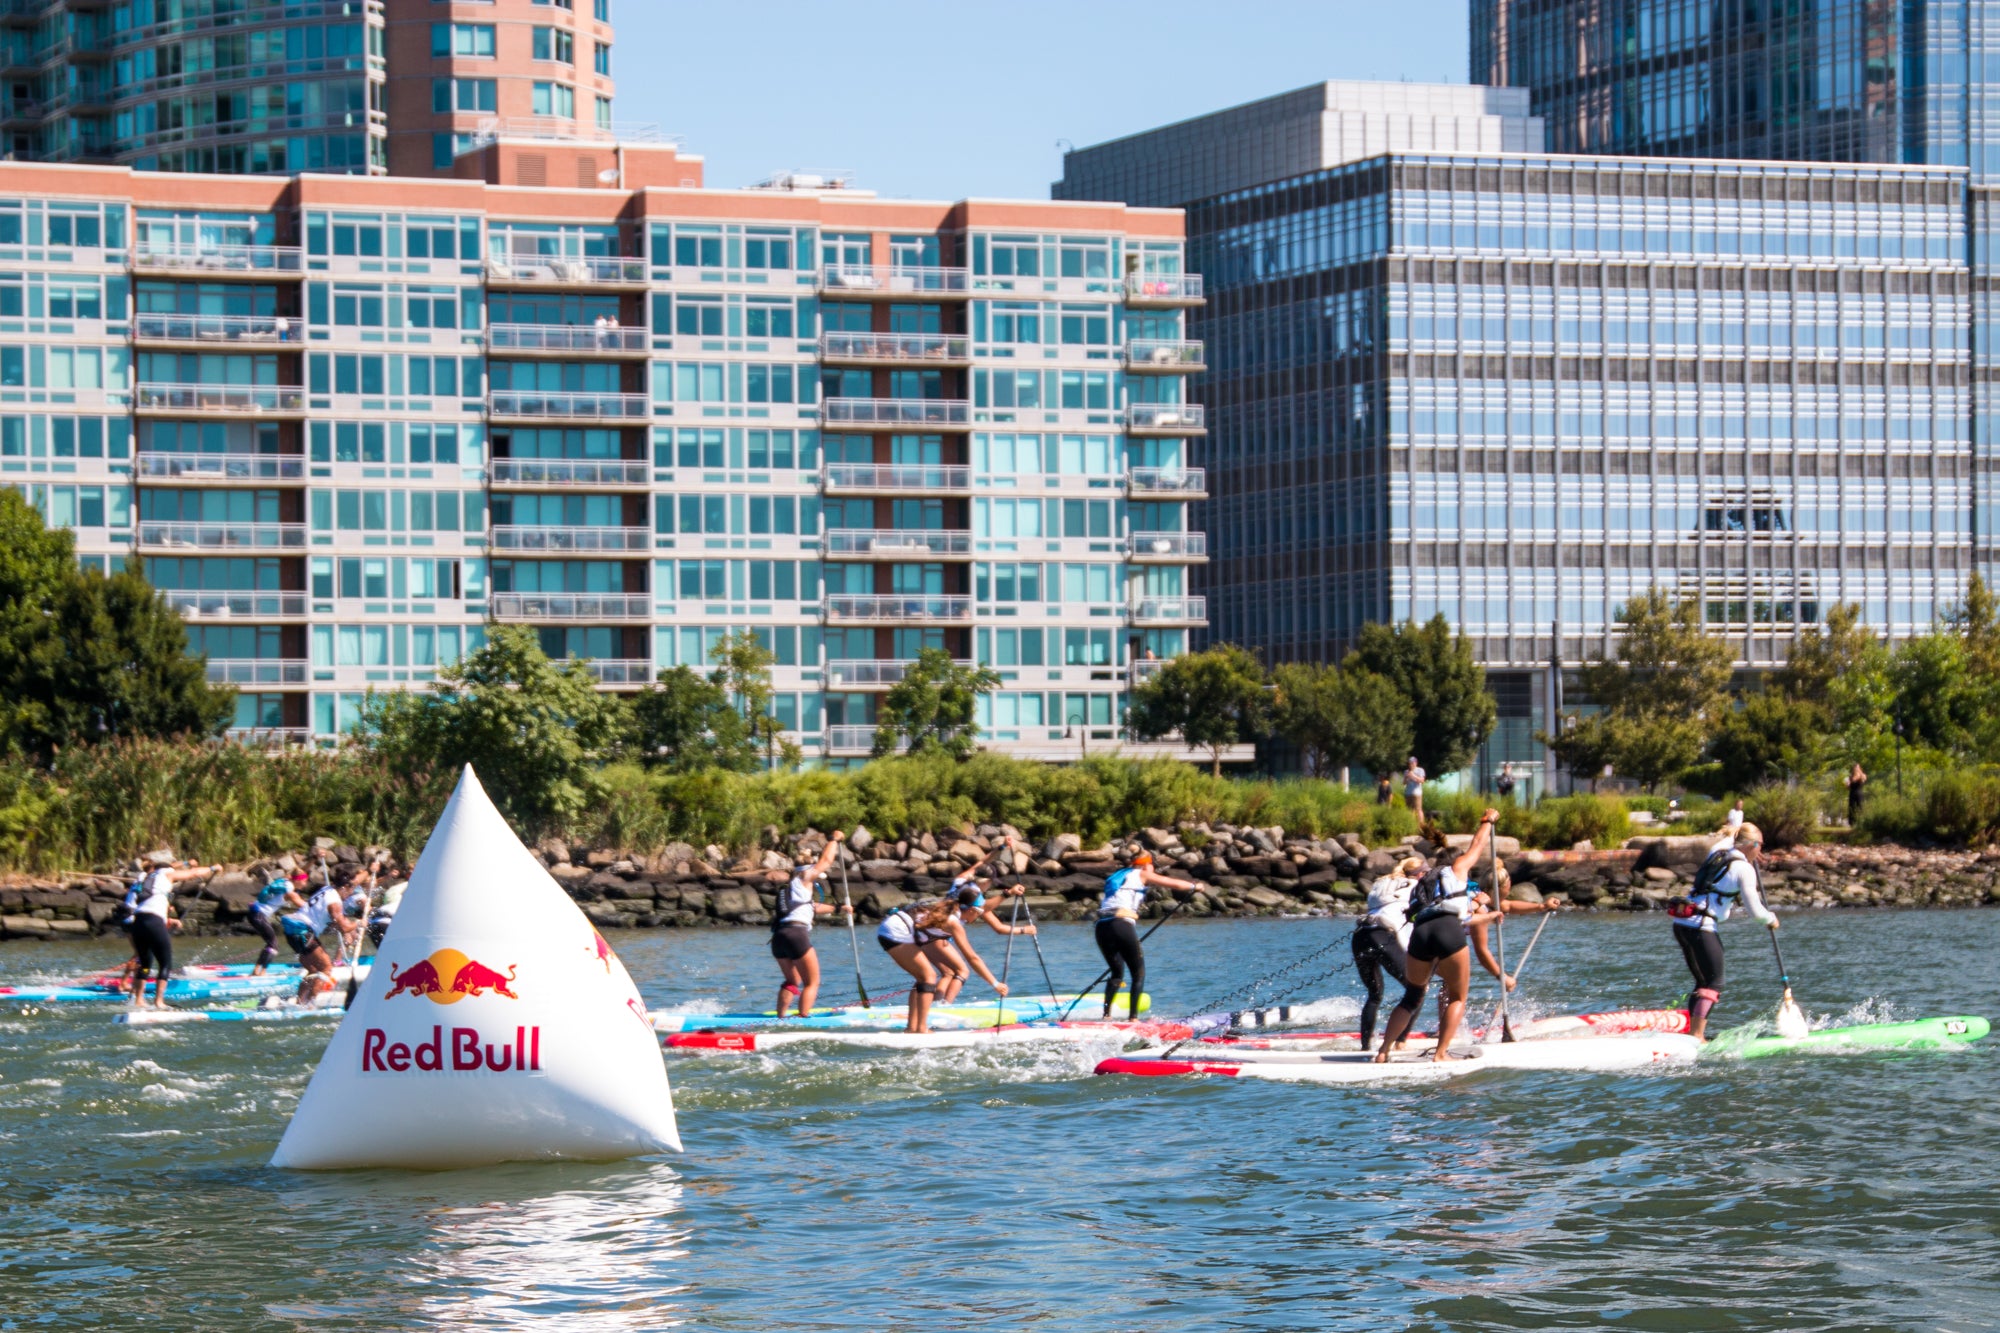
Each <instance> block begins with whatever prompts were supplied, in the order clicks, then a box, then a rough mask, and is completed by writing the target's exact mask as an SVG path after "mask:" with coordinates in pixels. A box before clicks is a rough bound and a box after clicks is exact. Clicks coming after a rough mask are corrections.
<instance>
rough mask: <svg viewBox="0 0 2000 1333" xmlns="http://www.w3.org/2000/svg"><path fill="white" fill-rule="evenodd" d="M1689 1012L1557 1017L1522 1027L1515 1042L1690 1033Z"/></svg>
mask: <svg viewBox="0 0 2000 1333" xmlns="http://www.w3.org/2000/svg"><path fill="white" fill-rule="evenodd" d="M1687 1030H1688V1012H1687V1010H1685V1009H1614V1010H1611V1011H1610V1012H1608V1013H1602V1014H1555V1015H1551V1016H1550V1017H1548V1018H1537V1019H1533V1020H1531V1021H1529V1022H1526V1023H1522V1024H1519V1025H1517V1026H1516V1027H1515V1029H1514V1040H1516V1041H1537V1040H1542V1039H1545V1038H1549V1037H1612V1036H1617V1035H1619V1034H1620V1033H1627V1032H1686V1031H1687Z"/></svg>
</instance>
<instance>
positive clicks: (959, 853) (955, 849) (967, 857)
mask: <svg viewBox="0 0 2000 1333" xmlns="http://www.w3.org/2000/svg"><path fill="white" fill-rule="evenodd" d="M950 854H951V859H952V860H954V861H957V862H958V863H959V864H961V865H971V864H972V863H973V862H974V861H977V860H978V859H979V858H980V857H982V856H984V855H986V852H985V851H984V850H983V849H982V848H981V847H980V846H979V844H978V843H974V842H967V841H966V840H965V839H963V838H961V839H959V840H958V841H957V842H955V843H953V844H952V845H951V853H950Z"/></svg>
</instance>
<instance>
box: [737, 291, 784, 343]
mask: <svg viewBox="0 0 2000 1333" xmlns="http://www.w3.org/2000/svg"><path fill="white" fill-rule="evenodd" d="M792 311H793V306H792V303H791V302H790V301H771V300H759V299H758V298H756V297H754V296H753V297H751V298H750V301H749V303H748V304H747V305H745V306H744V307H743V331H744V332H745V333H747V334H748V335H749V336H750V337H752V338H790V337H793V336H795V335H794V334H793V332H792V330H793V329H794V328H795V327H796V326H795V324H794V322H793V319H792Z"/></svg>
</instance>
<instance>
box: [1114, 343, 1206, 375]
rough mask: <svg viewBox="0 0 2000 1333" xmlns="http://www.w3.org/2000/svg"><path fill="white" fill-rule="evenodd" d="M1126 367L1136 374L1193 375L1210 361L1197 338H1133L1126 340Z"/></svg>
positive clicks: (1204, 367)
mask: <svg viewBox="0 0 2000 1333" xmlns="http://www.w3.org/2000/svg"><path fill="white" fill-rule="evenodd" d="M1125 369H1126V370H1127V371H1128V372H1130V373H1131V374H1134V375H1192V374H1194V373H1196V372H1197V371H1201V370H1205V369H1207V363H1206V362H1205V361H1204V360H1203V356H1202V344H1201V342H1200V341H1199V340H1198V339H1193V340H1183V339H1170V338H1134V339H1132V340H1131V341H1130V342H1128V343H1126V344H1125Z"/></svg>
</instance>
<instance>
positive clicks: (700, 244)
mask: <svg viewBox="0 0 2000 1333" xmlns="http://www.w3.org/2000/svg"><path fill="white" fill-rule="evenodd" d="M674 265H675V266H676V267H678V268H721V267H722V228H720V227H695V226H688V227H676V228H674ZM0 313H4V312H0Z"/></svg>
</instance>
